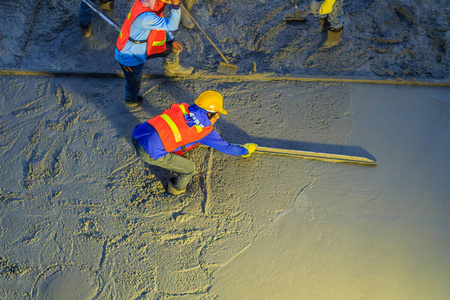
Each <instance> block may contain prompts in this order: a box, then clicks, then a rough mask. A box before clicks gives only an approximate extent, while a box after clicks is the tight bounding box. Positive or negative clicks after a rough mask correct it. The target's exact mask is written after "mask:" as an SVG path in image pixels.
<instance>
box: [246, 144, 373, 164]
mask: <svg viewBox="0 0 450 300" xmlns="http://www.w3.org/2000/svg"><path fill="white" fill-rule="evenodd" d="M255 152H257V153H265V154H275V155H287V156H295V157H301V158H306V159H316V160H321V161H326V162H343V163H356V164H365V165H377V162H376V161H374V160H372V159H369V158H366V157H362V156H352V155H342V154H332V153H322V152H312V151H302V150H288V149H280V148H269V147H259V146H258V147H256V150H255Z"/></svg>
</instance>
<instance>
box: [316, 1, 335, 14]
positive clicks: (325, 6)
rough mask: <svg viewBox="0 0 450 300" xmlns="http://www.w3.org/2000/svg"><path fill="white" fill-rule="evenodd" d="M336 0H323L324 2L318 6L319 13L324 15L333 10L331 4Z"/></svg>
mask: <svg viewBox="0 0 450 300" xmlns="http://www.w3.org/2000/svg"><path fill="white" fill-rule="evenodd" d="M334 2H336V0H325V2H324V3H323V4H322V5H321V6H320V14H321V15H326V14H329V13H330V12H332V11H333V4H334Z"/></svg>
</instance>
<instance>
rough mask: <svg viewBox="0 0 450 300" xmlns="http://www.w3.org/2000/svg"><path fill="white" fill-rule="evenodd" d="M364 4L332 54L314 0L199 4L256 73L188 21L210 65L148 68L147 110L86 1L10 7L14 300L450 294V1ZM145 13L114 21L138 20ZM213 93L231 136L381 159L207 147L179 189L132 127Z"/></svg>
mask: <svg viewBox="0 0 450 300" xmlns="http://www.w3.org/2000/svg"><path fill="white" fill-rule="evenodd" d="M363 2H364V3H361V1H354V0H351V1H345V3H344V12H345V33H344V36H343V41H342V44H341V45H339V46H338V47H336V48H334V49H332V50H329V51H326V52H320V51H318V45H319V43H320V42H321V40H323V36H322V34H321V33H320V32H317V30H316V28H317V26H318V21H317V20H316V19H315V18H314V17H313V16H311V15H307V14H306V12H305V11H306V10H307V2H303V1H302V2H299V8H300V10H301V11H302V14H304V15H305V16H306V18H307V22H305V23H303V24H299V25H287V24H286V23H285V22H284V19H285V17H286V16H287V15H290V14H293V4H292V3H291V2H290V1H285V2H280V1H268V0H264V1H263V0H259V1H220V0H219V1H203V0H201V1H198V2H197V4H195V6H194V8H193V10H192V14H193V16H194V17H195V18H196V19H197V20H198V22H199V23H200V24H201V25H202V26H203V28H204V29H205V30H206V31H207V32H208V34H209V35H210V36H211V38H212V39H213V40H214V41H216V42H217V44H218V45H219V48H220V49H222V50H223V52H224V54H225V56H227V57H228V58H229V59H230V63H232V64H236V65H237V66H238V67H239V71H238V75H239V77H236V78H228V77H225V76H215V75H217V73H216V71H217V67H218V65H219V61H220V60H221V58H220V56H219V55H218V54H217V53H216V52H215V50H214V48H213V47H212V46H211V45H210V44H209V43H208V41H207V40H206V39H205V38H204V37H203V36H202V35H201V32H200V31H198V30H197V29H193V30H186V29H184V28H183V27H181V26H180V29H179V30H178V31H176V32H175V37H176V38H177V39H178V40H180V41H181V42H182V43H183V44H184V45H185V51H184V52H183V53H182V54H181V60H182V64H184V65H187V64H190V65H193V66H194V68H195V71H194V75H192V76H189V77H186V78H166V77H164V76H160V75H161V74H162V71H163V70H162V64H163V61H162V60H155V61H154V62H152V64H151V63H147V65H146V67H145V70H144V72H145V73H146V74H149V75H151V76H149V77H148V78H146V79H144V81H143V87H142V93H143V95H144V99H145V100H144V103H143V105H142V109H140V110H137V111H130V110H129V109H128V108H127V107H126V106H125V105H124V102H123V90H124V79H123V78H116V77H114V76H113V77H111V76H110V77H102V76H98V77H93V76H92V75H93V74H105V73H106V74H118V73H120V72H119V65H118V64H117V62H116V61H115V60H114V43H115V39H116V36H117V33H116V32H115V30H114V29H113V28H111V27H110V26H109V25H107V24H106V23H105V22H104V21H103V20H101V19H99V18H98V17H95V18H94V19H93V29H94V34H93V36H92V37H91V38H88V39H83V38H82V37H81V34H80V29H79V27H78V22H77V9H78V5H79V2H78V1H64V2H61V1H43V0H40V1H34V2H32V1H23V0H20V1H9V0H7V1H2V2H1V3H0V17H1V18H2V20H3V21H2V23H1V24H2V25H1V26H0V34H1V35H0V69H1V73H0V88H1V92H0V298H1V299H302V300H303V299H314V300H315V299H327V300H328V299H383V300H385V299H395V300H398V299H420V300H428V299H438V300H441V299H442V300H444V299H447V298H448V295H449V294H450V287H449V285H448V282H449V280H450V259H449V258H448V252H449V250H450V229H449V228H450V221H449V218H448V215H449V213H450V202H449V199H450V186H449V185H448V181H449V178H450V158H449V156H448V154H449V151H448V149H449V147H450V138H449V136H450V97H449V94H450V93H449V92H450V82H449V70H450V68H449V52H450V50H449V49H450V31H449V30H450V25H449V17H448V16H449V8H448V4H447V3H446V1H429V0H427V1H406V0H405V1H400V0H397V1H387V2H386V1H377V0H374V1H363ZM130 7H131V1H119V0H117V1H116V8H115V10H114V11H112V12H110V13H108V15H109V16H110V17H111V18H113V19H114V20H115V21H116V22H117V23H122V21H123V18H124V17H125V15H126V13H127V12H128V10H129V8H130ZM20 70H21V71H45V72H49V73H54V75H55V76H51V75H36V74H37V73H30V74H34V75H35V76H23V75H18V74H19V73H18V72H16V71H20ZM255 70H256V71H255ZM15 72H16V73H15ZM62 73H65V74H66V75H68V73H77V75H76V76H62ZM83 73H86V74H83ZM14 74H16V75H14ZM83 75H86V76H83ZM154 75H156V76H154ZM210 75H213V76H210ZM263 75H264V76H263ZM267 76H269V77H271V78H273V80H267ZM295 76H301V77H302V78H309V77H314V78H316V79H317V78H322V77H323V78H325V77H326V78H334V79H336V80H335V81H334V82H329V81H310V82H308V81H296V80H289V77H293V78H295ZM281 77H282V79H280V78H281ZM277 78H278V79H277ZM342 78H354V79H361V78H370V79H374V80H403V81H416V82H425V83H427V84H430V83H431V84H433V83H439V85H440V86H423V85H420V84H419V85H415V86H413V85H400V84H398V85H395V84H394V85H393V84H389V85H388V84H363V83H351V82H343V81H340V79H342ZM209 89H212V90H217V91H219V92H220V93H222V94H223V95H224V101H225V107H226V108H227V110H228V111H229V114H228V115H226V116H224V117H222V118H221V119H220V120H219V121H218V123H217V130H218V131H219V132H220V134H221V135H222V137H223V138H224V139H226V140H227V141H229V142H232V143H245V142H256V143H258V144H259V145H261V146H268V147H279V148H285V149H299V150H302V149H303V150H312V151H320V152H339V153H352V154H358V155H368V156H370V157H373V158H375V159H376V161H377V162H378V165H377V166H364V165H354V164H337V163H327V162H320V161H314V160H306V159H300V158H292V157H283V156H270V155H265V154H254V155H252V156H251V157H250V158H247V159H244V158H241V157H231V156H227V155H225V154H223V153H220V152H218V151H215V150H213V149H209V148H198V149H194V150H192V151H191V152H190V153H189V154H188V157H189V158H190V159H192V160H193V161H194V162H195V163H196V165H197V168H198V173H197V174H196V175H195V176H194V178H193V181H192V183H191V184H190V185H189V186H188V190H187V193H186V194H185V195H183V196H178V197H174V196H170V195H168V194H167V193H165V183H166V182H167V180H168V178H169V177H170V176H171V175H170V173H168V172H166V171H164V170H160V169H157V168H152V167H148V166H145V165H144V164H143V163H142V162H141V161H140V160H139V159H138V158H137V157H136V156H135V154H134V150H133V147H132V145H131V144H130V137H131V132H132V131H133V129H134V126H136V125H137V124H139V123H140V122H143V121H145V120H147V119H148V118H150V117H153V116H155V115H157V114H159V113H160V112H162V110H163V109H165V108H167V107H168V106H169V105H170V104H172V103H175V102H188V103H192V101H193V100H194V99H195V98H196V96H197V95H198V94H200V93H201V92H203V91H205V90H209Z"/></svg>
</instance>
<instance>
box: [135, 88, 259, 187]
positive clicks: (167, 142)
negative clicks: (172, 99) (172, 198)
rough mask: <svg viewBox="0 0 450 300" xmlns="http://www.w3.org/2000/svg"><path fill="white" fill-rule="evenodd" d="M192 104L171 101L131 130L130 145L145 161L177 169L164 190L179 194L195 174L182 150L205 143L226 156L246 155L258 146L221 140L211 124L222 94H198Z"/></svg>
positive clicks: (218, 112) (220, 106)
mask: <svg viewBox="0 0 450 300" xmlns="http://www.w3.org/2000/svg"><path fill="white" fill-rule="evenodd" d="M194 103H195V104H193V105H188V104H186V103H177V104H172V105H171V107H170V108H169V109H167V110H165V111H164V112H163V113H162V114H160V115H158V116H156V117H154V118H152V119H150V120H148V121H147V122H144V123H142V124H139V125H137V126H136V128H135V129H134V131H133V145H134V146H135V147H136V152H137V154H138V156H139V157H140V158H141V159H142V160H143V161H144V162H146V163H148V164H150V165H155V166H158V167H161V168H164V169H168V170H172V171H176V172H178V174H179V176H178V177H177V178H172V179H171V180H170V182H169V183H168V187H167V192H168V193H170V194H172V195H179V194H182V193H184V192H185V191H186V186H187V185H188V183H189V182H190V181H191V179H192V176H194V174H195V164H194V163H193V162H192V161H190V160H188V159H186V158H184V157H182V156H181V155H183V154H184V153H186V152H187V151H189V150H190V149H192V148H193V147H195V146H197V145H198V144H200V143H201V144H204V145H206V146H209V147H211V148H214V149H216V150H219V151H221V152H223V153H226V154H229V155H235V156H238V155H241V156H243V157H248V156H250V154H251V153H252V152H253V151H255V149H256V147H257V145H256V144H252V143H248V144H245V145H244V146H240V145H233V144H230V143H228V142H226V141H224V140H223V139H222V138H221V137H220V135H219V134H218V133H217V131H215V130H214V128H213V126H214V124H215V123H216V121H217V120H218V119H219V117H220V115H221V114H224V115H226V114H227V111H226V110H225V108H223V97H222V95H221V94H219V93H218V92H215V91H206V92H203V93H202V94H200V96H198V98H197V99H196V100H195V102H194Z"/></svg>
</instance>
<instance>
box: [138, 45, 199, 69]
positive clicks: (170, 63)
mask: <svg viewBox="0 0 450 300" xmlns="http://www.w3.org/2000/svg"><path fill="white" fill-rule="evenodd" d="M166 46H167V49H166V51H164V52H162V53H158V54H153V55H150V56H147V60H149V59H152V58H156V57H164V58H165V59H164V75H166V76H183V75H189V74H191V73H192V71H193V70H194V67H187V68H185V67H182V66H181V65H180V58H179V54H180V52H179V51H178V50H176V49H175V48H174V47H172V45H171V44H166Z"/></svg>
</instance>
